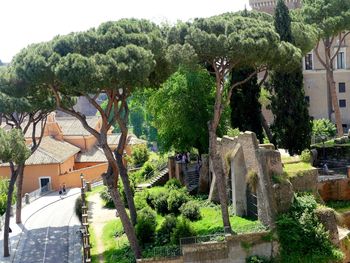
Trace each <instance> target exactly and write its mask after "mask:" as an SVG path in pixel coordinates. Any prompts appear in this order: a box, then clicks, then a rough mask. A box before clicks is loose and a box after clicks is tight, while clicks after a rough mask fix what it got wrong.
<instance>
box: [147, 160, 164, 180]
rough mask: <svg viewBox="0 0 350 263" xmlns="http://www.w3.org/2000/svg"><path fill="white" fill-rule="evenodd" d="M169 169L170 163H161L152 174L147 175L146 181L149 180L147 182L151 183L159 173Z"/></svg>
mask: <svg viewBox="0 0 350 263" xmlns="http://www.w3.org/2000/svg"><path fill="white" fill-rule="evenodd" d="M167 167H168V163H167V162H164V163H161V164H160V165H158V166H157V167H156V168H154V170H152V171H151V172H149V173H148V174H146V175H145V179H146V178H147V181H151V179H152V178H153V177H154V176H155V175H156V174H157V173H159V172H161V171H162V170H164V169H165V168H167Z"/></svg>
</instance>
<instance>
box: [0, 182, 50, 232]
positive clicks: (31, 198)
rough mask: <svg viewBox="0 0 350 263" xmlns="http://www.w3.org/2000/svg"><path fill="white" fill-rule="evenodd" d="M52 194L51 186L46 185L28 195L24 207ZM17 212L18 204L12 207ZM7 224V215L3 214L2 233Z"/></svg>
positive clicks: (24, 199) (0, 228) (24, 198)
mask: <svg viewBox="0 0 350 263" xmlns="http://www.w3.org/2000/svg"><path fill="white" fill-rule="evenodd" d="M48 193H50V186H49V185H46V186H44V187H42V188H39V189H37V190H35V191H33V192H31V193H26V194H25V196H24V197H23V198H22V207H24V206H25V205H26V204H29V203H31V202H33V201H35V200H36V199H38V198H39V197H41V196H43V195H46V194H48ZM13 211H16V204H14V205H12V211H11V213H12V212H13ZM4 224H5V214H3V215H2V216H0V231H2V229H3V227H4Z"/></svg>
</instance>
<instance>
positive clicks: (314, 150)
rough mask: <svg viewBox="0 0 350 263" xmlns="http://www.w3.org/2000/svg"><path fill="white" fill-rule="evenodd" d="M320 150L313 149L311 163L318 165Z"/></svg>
mask: <svg viewBox="0 0 350 263" xmlns="http://www.w3.org/2000/svg"><path fill="white" fill-rule="evenodd" d="M317 157H318V152H317V150H316V149H311V165H316V162H317Z"/></svg>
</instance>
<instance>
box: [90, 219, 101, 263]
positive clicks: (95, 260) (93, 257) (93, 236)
mask: <svg viewBox="0 0 350 263" xmlns="http://www.w3.org/2000/svg"><path fill="white" fill-rule="evenodd" d="M89 233H90V244H91V262H92V263H98V262H99V260H98V252H97V241H96V234H95V231H94V228H93V227H92V225H90V227H89Z"/></svg>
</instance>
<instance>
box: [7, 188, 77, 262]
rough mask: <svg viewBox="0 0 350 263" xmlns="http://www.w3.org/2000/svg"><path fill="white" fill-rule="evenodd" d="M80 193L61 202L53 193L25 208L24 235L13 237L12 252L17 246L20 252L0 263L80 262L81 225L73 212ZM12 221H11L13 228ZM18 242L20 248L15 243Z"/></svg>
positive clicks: (74, 193) (13, 253) (68, 195)
mask: <svg viewBox="0 0 350 263" xmlns="http://www.w3.org/2000/svg"><path fill="white" fill-rule="evenodd" d="M79 193H80V189H70V190H69V191H68V192H67V194H66V195H65V196H62V198H61V197H60V196H59V195H58V193H51V194H49V195H46V196H43V197H41V198H39V199H38V200H36V201H34V202H33V203H32V204H30V205H27V206H25V207H24V209H23V219H24V220H23V222H25V223H24V228H23V233H22V235H21V234H20V233H17V234H16V233H13V234H11V235H10V237H11V241H12V242H11V243H12V248H14V247H16V245H17V250H14V249H12V251H11V252H12V255H11V256H12V257H11V258H8V259H4V258H0V262H26V263H38V262H41V263H57V262H60V263H61V262H62V263H65V262H74V261H75V260H74V259H73V258H74V257H76V258H78V259H79V256H80V244H79V233H76V232H77V230H78V229H79V227H80V222H79V219H78V218H77V216H76V215H75V211H74V206H75V200H76V199H77V198H78V196H79ZM13 221H14V218H13V217H12V218H11V228H12V226H13V225H14V222H13ZM14 228H16V226H15V225H14ZM14 232H16V231H14ZM1 234H2V233H1ZM1 239H2V237H1ZM18 239H19V240H20V241H19V243H18V244H16V242H13V240H18ZM0 243H1V242H0ZM1 248H2V247H1ZM78 262H79V261H78Z"/></svg>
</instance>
